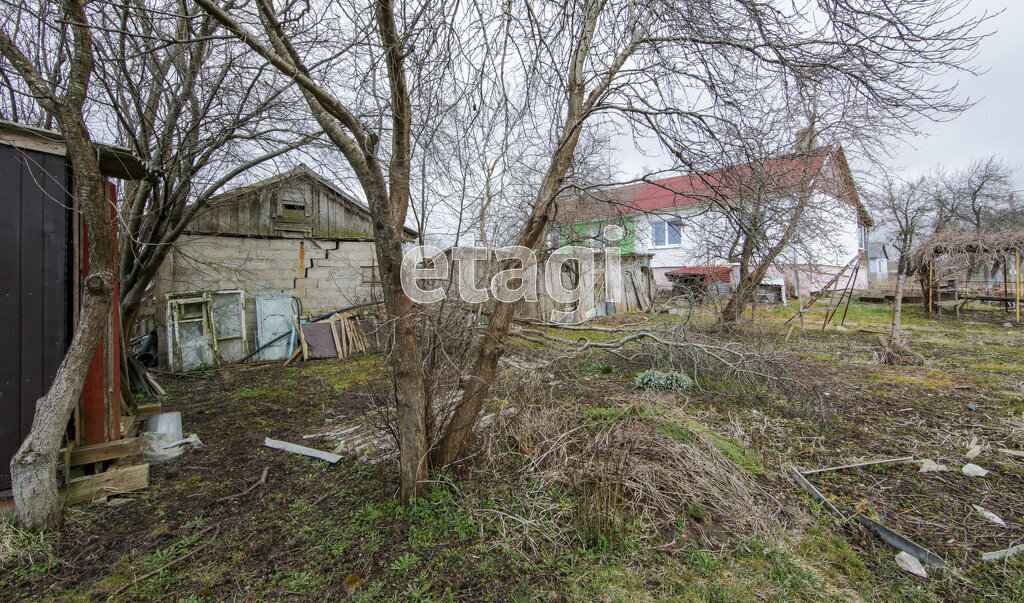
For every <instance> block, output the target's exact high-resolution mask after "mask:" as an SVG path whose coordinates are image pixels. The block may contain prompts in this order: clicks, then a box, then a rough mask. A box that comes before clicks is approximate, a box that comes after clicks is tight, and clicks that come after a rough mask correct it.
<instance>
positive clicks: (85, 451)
mask: <svg viewBox="0 0 1024 603" xmlns="http://www.w3.org/2000/svg"><path fill="white" fill-rule="evenodd" d="M141 449H142V442H140V441H139V438H126V439H123V440H115V441H113V442H104V443H102V444H92V445H90V446H79V447H78V448H72V449H71V466H72V467H77V466H78V465H87V464H89V463H98V462H100V461H109V460H110V459H119V458H123V457H126V456H130V455H133V454H137V453H138V452H139V451H140V450H141Z"/></svg>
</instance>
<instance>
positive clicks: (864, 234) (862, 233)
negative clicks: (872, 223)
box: [857, 226, 868, 251]
mask: <svg viewBox="0 0 1024 603" xmlns="http://www.w3.org/2000/svg"><path fill="white" fill-rule="evenodd" d="M867 248H868V227H867V226H858V227H857V249H858V250H859V251H864V250H865V249H867Z"/></svg>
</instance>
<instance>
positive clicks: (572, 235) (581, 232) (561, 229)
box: [545, 217, 636, 253]
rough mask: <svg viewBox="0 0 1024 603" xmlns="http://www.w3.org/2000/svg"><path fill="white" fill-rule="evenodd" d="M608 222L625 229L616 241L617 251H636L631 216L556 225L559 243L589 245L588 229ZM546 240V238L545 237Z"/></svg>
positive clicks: (603, 225) (634, 230)
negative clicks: (624, 232)
mask: <svg viewBox="0 0 1024 603" xmlns="http://www.w3.org/2000/svg"><path fill="white" fill-rule="evenodd" d="M608 224H615V225H617V226H621V227H622V228H624V229H625V231H626V234H625V236H624V237H622V238H621V239H619V241H618V242H617V243H616V245H615V246H616V247H617V248H618V251H619V253H636V226H635V223H634V220H633V218H632V217H626V218H621V219H619V220H594V221H591V222H581V223H579V224H573V225H571V226H558V227H557V228H558V233H559V236H558V244H559V245H570V244H575V245H589V244H590V242H591V241H590V229H591V228H592V227H594V226H599V227H601V228H604V227H605V226H606V225H608ZM545 240H547V239H545Z"/></svg>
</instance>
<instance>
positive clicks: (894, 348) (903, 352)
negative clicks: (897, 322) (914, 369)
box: [873, 335, 924, 366]
mask: <svg viewBox="0 0 1024 603" xmlns="http://www.w3.org/2000/svg"><path fill="white" fill-rule="evenodd" d="M878 348H879V349H877V350H875V352H874V354H873V355H874V360H875V362H876V363H878V364H890V365H895V366H921V365H923V364H924V356H922V355H921V354H918V353H917V352H915V351H914V350H912V349H911V348H910V346H909V345H907V340H906V339H903V338H897V339H893V338H891V337H882V336H881V335H879V336H878Z"/></svg>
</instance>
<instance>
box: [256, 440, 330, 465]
mask: <svg viewBox="0 0 1024 603" xmlns="http://www.w3.org/2000/svg"><path fill="white" fill-rule="evenodd" d="M263 445H264V446H266V447H268V448H276V449H278V450H284V451H287V452H293V453H295V454H303V455H305V456H311V457H313V458H318V459H321V460H324V461H327V462H328V463H330V464H332V465H333V464H334V463H337V462H338V461H340V460H341V456H339V455H337V454H332V453H330V452H324V451H323V450H317V449H315V448H307V447H305V446H299V445H298V444H292V443H290V442H282V441H281V440H273V439H271V438H264V439H263Z"/></svg>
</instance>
